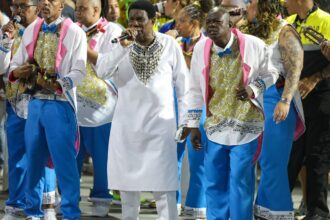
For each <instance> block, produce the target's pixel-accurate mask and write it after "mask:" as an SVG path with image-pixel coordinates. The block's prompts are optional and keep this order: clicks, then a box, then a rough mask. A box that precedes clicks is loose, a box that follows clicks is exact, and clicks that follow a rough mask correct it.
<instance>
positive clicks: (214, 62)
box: [205, 39, 263, 128]
mask: <svg viewBox="0 0 330 220" xmlns="http://www.w3.org/2000/svg"><path fill="white" fill-rule="evenodd" d="M231 49H232V51H233V52H232V53H231V54H230V55H227V56H224V57H222V58H219V56H218V55H217V53H213V54H212V57H211V71H210V86H211V88H212V90H213V91H214V93H213V96H212V97H211V99H210V102H209V105H208V108H209V112H210V113H211V116H209V117H207V118H206V121H205V127H206V128H209V127H211V126H216V125H218V124H219V123H221V122H223V121H224V120H226V119H228V118H230V119H237V120H239V121H241V122H262V121H263V115H262V113H261V112H260V111H259V110H258V109H257V108H256V107H255V106H254V105H253V104H252V103H251V102H250V101H241V100H238V99H237V97H236V88H238V87H241V85H242V83H243V82H242V79H243V72H242V61H241V57H240V53H239V50H238V43H237V40H236V39H235V41H234V43H233V46H232V48H231Z"/></svg>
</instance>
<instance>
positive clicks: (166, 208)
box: [120, 191, 178, 220]
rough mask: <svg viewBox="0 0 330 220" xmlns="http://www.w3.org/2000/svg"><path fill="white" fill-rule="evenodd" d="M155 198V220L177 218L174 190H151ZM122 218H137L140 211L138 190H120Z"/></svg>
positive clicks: (127, 219)
mask: <svg viewBox="0 0 330 220" xmlns="http://www.w3.org/2000/svg"><path fill="white" fill-rule="evenodd" d="M153 196H154V199H155V200H156V209H157V214H158V218H157V220H177V219H178V212H177V206H176V191H168V192H153ZM120 197H121V202H122V219H123V220H138V219H139V212H140V192H136V191H120Z"/></svg>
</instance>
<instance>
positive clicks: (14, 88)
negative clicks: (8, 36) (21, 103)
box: [6, 30, 24, 101]
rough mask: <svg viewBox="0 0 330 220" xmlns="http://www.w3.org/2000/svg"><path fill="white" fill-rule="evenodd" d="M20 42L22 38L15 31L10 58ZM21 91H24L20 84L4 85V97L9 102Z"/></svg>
mask: <svg viewBox="0 0 330 220" xmlns="http://www.w3.org/2000/svg"><path fill="white" fill-rule="evenodd" d="M21 41H22V37H21V36H19V34H18V30H17V34H16V36H15V40H14V43H13V45H12V48H11V54H12V56H14V54H15V53H16V52H17V50H18V48H19V45H20V43H21ZM23 91H24V88H22V86H21V84H19V83H10V82H9V81H8V82H7V84H6V97H7V99H8V100H10V101H12V99H15V98H17V95H18V94H21V93H22V92H23Z"/></svg>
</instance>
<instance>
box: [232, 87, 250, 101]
mask: <svg viewBox="0 0 330 220" xmlns="http://www.w3.org/2000/svg"><path fill="white" fill-rule="evenodd" d="M236 97H237V99H238V100H241V101H246V100H248V99H251V98H252V97H253V90H252V89H251V88H250V87H249V86H247V87H246V88H244V87H240V88H237V89H236Z"/></svg>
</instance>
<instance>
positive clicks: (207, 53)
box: [202, 38, 213, 111]
mask: <svg viewBox="0 0 330 220" xmlns="http://www.w3.org/2000/svg"><path fill="white" fill-rule="evenodd" d="M212 45H213V41H212V40H211V39H210V38H207V40H206V42H205V47H204V65H205V67H204V69H203V73H202V74H203V77H204V79H205V100H206V111H207V109H208V102H209V82H210V68H211V48H212Z"/></svg>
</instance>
